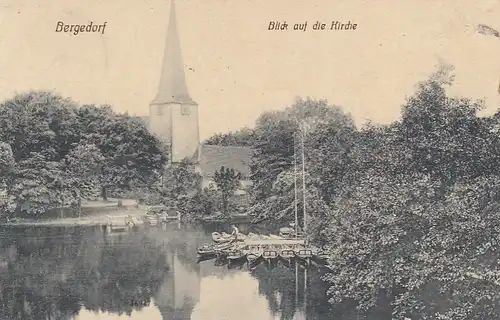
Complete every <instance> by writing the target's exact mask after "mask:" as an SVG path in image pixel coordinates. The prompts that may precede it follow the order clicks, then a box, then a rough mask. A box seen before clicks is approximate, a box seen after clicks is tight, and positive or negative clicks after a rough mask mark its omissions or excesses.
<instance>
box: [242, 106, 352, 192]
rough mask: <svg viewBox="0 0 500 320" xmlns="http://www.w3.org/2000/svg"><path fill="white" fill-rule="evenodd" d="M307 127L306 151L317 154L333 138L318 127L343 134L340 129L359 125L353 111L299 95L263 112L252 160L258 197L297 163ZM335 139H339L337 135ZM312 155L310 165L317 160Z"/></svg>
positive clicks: (344, 130) (253, 176)
mask: <svg viewBox="0 0 500 320" xmlns="http://www.w3.org/2000/svg"><path fill="white" fill-rule="evenodd" d="M303 130H306V132H305V138H306V141H305V142H304V145H305V148H306V150H305V154H306V155H312V154H315V155H317V152H318V151H317V150H320V149H322V148H325V147H327V146H328V142H329V141H328V140H326V136H325V135H321V134H320V133H319V132H318V134H319V135H318V134H316V133H315V132H316V131H317V130H320V131H321V130H324V131H328V130H329V131H330V132H329V133H333V132H334V131H335V132H339V137H340V132H346V133H347V132H349V131H355V126H354V122H353V120H352V118H351V117H350V115H346V114H344V113H343V112H342V110H341V108H340V107H338V106H333V105H329V104H328V102H327V101H325V100H312V99H309V98H307V99H297V101H296V102H295V104H294V105H292V106H291V107H288V108H287V109H285V110H283V111H278V112H266V113H264V114H262V115H261V116H260V117H259V119H258V120H257V124H256V128H255V140H256V142H255V145H254V146H253V149H254V156H253V157H252V163H251V171H252V180H253V181H254V186H255V191H256V196H257V199H262V198H265V197H266V196H267V195H268V194H269V192H270V190H271V188H272V185H273V183H274V181H275V179H276V178H277V176H278V175H279V174H280V173H281V172H283V171H285V170H287V169H289V168H291V167H292V166H293V154H294V141H295V142H296V143H297V145H298V144H299V141H300V134H301V132H302V131H303ZM325 133H326V132H325ZM294 137H295V139H294ZM316 137H318V138H316ZM331 139H333V140H335V139H336V135H334V136H333V137H332V138H331ZM339 146H340V143H339ZM332 147H333V146H332ZM309 159H312V157H308V159H307V163H308V169H309V166H310V165H311V164H313V162H310V161H309ZM319 167H321V164H320V163H319V164H318V166H317V168H319Z"/></svg>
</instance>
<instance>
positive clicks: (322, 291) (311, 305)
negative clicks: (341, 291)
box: [253, 264, 331, 320]
mask: <svg viewBox="0 0 500 320" xmlns="http://www.w3.org/2000/svg"><path fill="white" fill-rule="evenodd" d="M253 276H254V277H255V278H256V279H257V280H258V281H259V293H260V294H261V295H263V296H266V298H267V300H268V302H269V308H270V310H271V312H272V313H273V315H275V316H276V315H280V319H281V320H291V319H293V318H294V316H295V313H296V310H297V309H299V308H302V306H303V305H304V300H306V303H307V306H306V308H307V319H308V320H312V319H315V320H316V319H317V320H323V319H330V318H331V309H330V306H329V305H328V302H327V297H326V290H327V287H326V286H325V284H324V283H323V282H322V280H321V274H320V273H319V272H318V271H316V270H314V269H310V270H308V275H307V283H308V284H307V299H305V295H304V270H303V269H302V268H301V267H299V272H298V290H297V292H298V296H297V295H296V283H295V267H294V266H292V268H286V267H284V266H282V265H279V264H278V265H277V266H276V267H275V268H267V267H266V266H265V265H264V264H262V265H259V266H258V267H257V268H256V269H255V270H254V271H253Z"/></svg>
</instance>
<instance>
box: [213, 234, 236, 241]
mask: <svg viewBox="0 0 500 320" xmlns="http://www.w3.org/2000/svg"><path fill="white" fill-rule="evenodd" d="M212 240H213V241H214V242H215V243H226V242H230V241H231V240H233V237H232V236H231V235H230V234H227V233H225V232H223V233H222V234H220V233H218V232H212Z"/></svg>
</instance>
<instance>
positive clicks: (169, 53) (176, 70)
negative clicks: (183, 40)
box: [152, 0, 194, 104]
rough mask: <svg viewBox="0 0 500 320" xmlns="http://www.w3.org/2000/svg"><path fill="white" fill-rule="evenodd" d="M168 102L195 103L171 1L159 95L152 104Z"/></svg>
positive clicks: (173, 4) (172, 0)
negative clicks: (190, 90)
mask: <svg viewBox="0 0 500 320" xmlns="http://www.w3.org/2000/svg"><path fill="white" fill-rule="evenodd" d="M168 102H180V103H194V101H193V99H191V96H190V95H189V91H188V88H187V85H186V76H185V74H184V62H183V60H182V54H181V44H180V40H179V34H178V31H177V20H176V17H175V3H174V0H171V5H170V17H169V22H168V30H167V38H166V43H165V53H164V55H163V65H162V70H161V78H160V85H159V87H158V93H157V94H156V97H155V99H154V100H153V102H152V104H163V103H168Z"/></svg>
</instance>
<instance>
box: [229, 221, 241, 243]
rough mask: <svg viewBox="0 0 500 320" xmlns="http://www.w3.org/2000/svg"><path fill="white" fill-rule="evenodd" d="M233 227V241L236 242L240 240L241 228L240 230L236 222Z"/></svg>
mask: <svg viewBox="0 0 500 320" xmlns="http://www.w3.org/2000/svg"><path fill="white" fill-rule="evenodd" d="M231 228H232V229H233V232H232V233H231V235H232V236H233V241H234V242H236V241H238V233H239V230H238V228H236V226H235V225H234V224H233V225H232V226H231Z"/></svg>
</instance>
